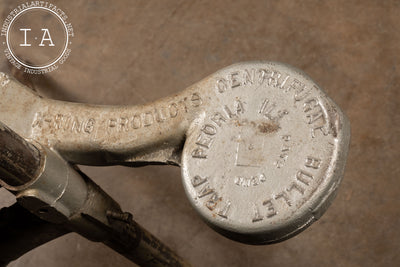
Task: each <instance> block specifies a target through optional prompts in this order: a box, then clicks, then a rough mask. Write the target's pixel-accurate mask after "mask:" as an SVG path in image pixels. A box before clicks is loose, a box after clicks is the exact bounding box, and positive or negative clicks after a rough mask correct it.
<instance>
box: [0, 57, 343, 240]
mask: <svg viewBox="0 0 400 267" xmlns="http://www.w3.org/2000/svg"><path fill="white" fill-rule="evenodd" d="M0 93H1V95H2V98H0V121H2V122H4V123H5V124H6V125H8V126H9V127H10V128H12V129H13V130H14V131H16V132H17V133H18V134H20V135H22V136H24V137H25V138H31V139H33V140H35V141H37V142H39V143H40V144H42V145H45V146H47V147H49V148H52V149H54V150H56V151H57V152H58V153H60V155H62V156H63V157H64V158H65V159H67V160H68V161H70V162H73V163H79V164H88V165H112V164H127V165H132V166H135V165H136V164H140V163H153V162H155V163H167V164H176V165H181V167H182V175H183V183H184V186H185V190H186V193H187V195H188V197H189V200H190V201H191V203H192V205H193V206H194V208H195V209H196V210H197V211H198V212H199V213H200V215H201V216H202V217H203V219H205V221H206V222H207V223H208V224H210V225H211V226H212V227H213V228H215V229H216V230H218V231H219V232H221V233H223V234H224V235H226V236H228V237H230V238H233V239H235V240H238V241H242V242H246V243H252V244H263V243H272V242H278V241H280V240H283V239H286V238H288V237H290V236H292V235H294V234H295V233H297V232H299V231H301V230H303V229H304V228H305V227H306V226H308V225H310V224H311V223H312V222H313V221H314V220H316V219H318V218H319V217H320V216H321V214H322V213H323V212H324V211H325V209H326V208H327V206H329V204H330V202H331V201H332V199H333V196H334V195H335V192H336V189H337V187H338V185H339V182H340V180H341V177H342V176H343V171H344V165H345V160H346V156H347V149H348V144H349V138H350V126H349V122H348V120H347V118H346V117H345V115H344V114H343V113H342V112H341V111H340V109H339V107H338V106H337V105H336V104H335V103H333V101H332V100H330V99H329V98H328V97H327V96H326V95H325V93H324V92H323V91H322V90H321V89H320V88H319V87H318V86H317V85H316V84H315V83H314V82H313V81H312V80H311V79H310V78H309V77H307V76H306V75H305V74H303V73H301V72H300V71H298V70H296V69H294V68H292V67H289V66H287V65H284V64H280V63H274V62H248V63H239V64H235V65H232V66H230V67H227V68H225V69H223V70H220V71H218V72H216V73H214V74H212V75H210V76H208V77H207V78H205V79H203V80H202V81H200V82H198V83H196V84H194V85H193V86H190V87H189V88H188V89H186V90H184V91H183V92H181V93H180V94H178V95H174V96H171V97H167V98H164V99H162V100H159V101H156V102H153V103H150V104H146V105H143V106H97V105H87V104H77V103H66V102H61V101H54V100H49V99H43V98H40V97H38V96H37V95H35V94H34V93H33V92H31V91H29V90H27V89H26V88H24V87H23V86H22V85H21V84H19V83H18V82H15V81H13V80H11V79H9V78H8V77H7V76H6V75H3V74H1V75H0ZM183 144H184V146H183ZM182 146H183V150H182Z"/></svg>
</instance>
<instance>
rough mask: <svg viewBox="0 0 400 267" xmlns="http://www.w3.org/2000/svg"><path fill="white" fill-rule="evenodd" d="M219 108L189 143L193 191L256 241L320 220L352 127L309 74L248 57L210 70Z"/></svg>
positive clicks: (225, 226) (197, 126)
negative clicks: (253, 60) (220, 68)
mask: <svg viewBox="0 0 400 267" xmlns="http://www.w3.org/2000/svg"><path fill="white" fill-rule="evenodd" d="M203 84H206V85H207V86H209V88H211V89H210V90H215V91H216V97H214V98H212V99H209V100H208V101H209V105H210V106H211V107H212V108H210V109H208V110H207V111H206V112H205V113H202V114H201V116H200V117H199V118H197V120H196V121H194V122H193V123H192V125H191V127H190V130H189V133H188V136H187V140H186V143H185V146H184V149H183V156H182V165H183V167H182V173H183V183H184V187H185V190H186V193H187V195H188V197H189V199H190V201H191V203H192V205H193V206H194V208H195V209H196V210H197V211H198V212H199V213H200V214H201V216H202V217H203V218H204V219H205V221H206V222H207V223H208V224H209V225H210V226H211V227H213V228H215V229H216V230H217V231H219V232H221V233H222V234H224V235H225V236H227V237H229V238H231V239H234V240H237V241H241V242H245V243H250V244H266V243H274V242H279V241H281V240H284V239H287V238H289V237H291V236H293V235H295V234H296V233H298V232H300V231H301V230H303V229H305V228H306V227H307V226H309V225H310V224H311V223H312V222H313V221H315V220H316V219H318V218H319V217H320V216H321V215H322V213H323V212H324V211H325V209H326V208H327V206H328V205H329V204H330V202H331V201H332V199H333V196H334V195H335V191H336V189H337V187H338V185H339V182H340V180H341V177H342V175H343V171H344V165H345V160H346V156H347V149H348V143H349V138H350V126H349V123H348V121H347V119H346V117H345V116H344V114H343V113H342V112H341V111H340V109H339V107H338V106H337V105H336V104H334V103H333V101H332V100H330V99H329V98H328V97H327V96H326V94H325V93H324V92H323V91H322V90H321V89H320V88H319V87H318V86H317V85H316V84H315V83H314V82H313V81H312V80H311V79H310V78H309V77H307V76H306V75H305V74H304V73H302V72H300V71H298V70H296V69H294V68H292V67H289V66H287V65H284V64H280V63H273V62H252V63H241V64H236V65H233V66H230V67H228V68H225V69H223V70H221V71H219V72H217V73H216V74H213V75H211V76H210V77H208V78H207V79H206V80H205V81H203Z"/></svg>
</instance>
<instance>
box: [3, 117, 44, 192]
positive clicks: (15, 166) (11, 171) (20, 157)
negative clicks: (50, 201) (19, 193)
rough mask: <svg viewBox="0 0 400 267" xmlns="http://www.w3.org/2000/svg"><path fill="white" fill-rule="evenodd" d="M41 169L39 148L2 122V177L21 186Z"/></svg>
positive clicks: (13, 184)
mask: <svg viewBox="0 0 400 267" xmlns="http://www.w3.org/2000/svg"><path fill="white" fill-rule="evenodd" d="M39 170H40V152H39V150H38V149H37V148H36V147H35V146H33V145H32V144H30V143H28V142H27V141H25V139H23V138H22V137H20V136H19V135H17V134H16V133H15V132H13V131H12V130H11V129H10V128H8V127H7V126H6V125H4V124H3V123H2V122H0V179H1V180H3V181H4V182H5V183H6V184H8V185H10V186H19V185H23V184H25V183H27V182H29V181H31V180H33V179H35V178H36V176H37V173H38V171H39Z"/></svg>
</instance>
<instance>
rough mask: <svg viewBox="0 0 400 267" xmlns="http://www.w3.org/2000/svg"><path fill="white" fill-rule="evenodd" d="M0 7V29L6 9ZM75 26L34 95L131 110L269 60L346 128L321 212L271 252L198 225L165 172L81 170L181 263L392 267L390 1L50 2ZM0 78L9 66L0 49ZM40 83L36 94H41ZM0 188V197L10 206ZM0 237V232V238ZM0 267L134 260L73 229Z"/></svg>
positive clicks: (393, 4) (394, 194)
mask: <svg viewBox="0 0 400 267" xmlns="http://www.w3.org/2000/svg"><path fill="white" fill-rule="evenodd" d="M20 2H22V1H11V0H7V1H1V3H0V15H1V16H2V17H1V21H3V19H4V18H5V16H6V14H7V13H8V12H9V11H10V9H11V8H13V7H14V6H15V5H16V4H17V3H20ZM52 2H53V3H54V4H56V5H57V6H59V7H61V8H62V9H63V10H64V11H65V12H66V13H67V14H68V16H69V21H70V22H72V24H73V27H74V32H75V37H74V38H73V43H72V46H71V48H72V53H71V56H70V58H69V59H68V61H67V62H66V63H65V64H64V65H63V66H62V67H61V68H60V69H59V70H57V71H54V72H52V73H50V74H48V75H46V76H47V79H48V82H47V85H50V86H52V88H51V89H49V88H47V89H46V88H45V87H44V86H43V85H41V84H40V81H38V84H39V85H38V89H39V91H41V92H42V94H43V95H46V96H49V97H53V98H57V99H63V100H69V101H78V102H85V103H96V104H141V103H145V102H148V101H152V100H155V99H158V98H160V97H163V96H167V95H170V94H173V93H175V92H178V91H180V90H182V89H184V88H185V87H187V86H188V85H190V84H193V83H194V82H197V81H199V80H200V79H202V78H204V77H205V76H206V75H208V74H211V73H213V72H214V71H216V70H218V69H220V68H222V67H224V66H227V65H230V64H232V63H234V62H239V61H248V60H276V61H282V62H286V63H289V64H291V65H293V66H296V67H298V68H300V69H302V70H304V71H305V72H306V73H308V74H309V75H310V76H311V77H312V78H313V79H314V80H315V81H316V82H317V83H319V84H320V85H321V87H322V88H324V89H325V90H326V92H327V93H328V94H329V95H330V96H331V97H332V98H333V99H334V101H335V102H336V103H338V104H339V105H340V107H342V109H343V110H344V111H345V112H346V114H347V115H348V117H349V118H350V121H351V124H352V141H351V147H350V154H349V159H348V164H347V168H346V173H345V177H344V180H343V183H342V186H341V188H340V191H339V194H338V196H337V198H336V200H335V201H334V203H333V205H332V206H331V208H330V209H329V210H328V211H327V213H326V214H325V215H324V216H323V217H322V218H321V219H320V220H319V221H318V222H316V223H314V224H313V225H312V226H311V227H310V228H309V229H307V230H306V231H305V232H303V233H301V234H300V235H298V236H296V237H294V238H292V239H290V240H288V241H285V242H283V243H280V244H276V245H270V246H258V247H255V246H248V245H243V244H239V243H236V242H233V241H230V240H228V239H226V238H224V237H222V236H220V235H219V234H217V233H215V232H214V231H213V230H211V229H210V228H208V226H206V225H205V224H204V223H203V222H202V221H201V219H200V217H199V216H197V214H196V213H195V212H194V210H193V209H192V208H191V206H190V204H189V202H188V200H187V199H186V196H185V194H184V191H183V188H182V184H181V175H180V170H179V168H176V167H169V166H167V167H166V166H161V167H157V166H156V167H154V166H152V167H144V168H139V169H133V168H126V167H102V168H99V167H96V168H95V167H83V170H84V171H85V172H86V173H87V174H88V175H89V176H90V177H92V178H93V179H94V180H95V181H96V182H97V183H98V184H100V185H101V186H102V187H103V188H104V189H105V190H106V191H107V192H108V193H110V194H111V195H112V196H113V197H114V198H115V199H116V200H118V201H119V202H120V203H121V204H122V207H123V208H124V209H126V210H128V211H130V212H132V213H133V214H134V216H135V218H136V219H137V220H138V221H139V222H140V223H141V224H143V225H145V226H146V227H147V228H148V229H149V230H150V231H152V232H153V233H155V234H156V235H158V236H159V237H160V238H161V239H162V240H164V241H165V242H166V243H168V244H169V245H170V246H171V247H172V248H174V249H176V250H177V251H178V252H179V254H181V255H182V256H183V257H185V258H186V259H188V260H189V261H190V262H191V263H193V264H194V265H195V266H280V267H283V266H396V265H397V266H399V264H400V230H399V227H400V205H399V204H400V200H399V195H400V180H399V179H400V167H399V165H400V164H399V159H400V153H399V151H400V144H399V135H400V131H399V129H400V112H399V111H400V110H399V105H400V94H399V92H400V89H399V82H400V71H399V66H398V63H399V56H400V15H399V14H400V2H399V1H379V0H376V1H346V0H344V1H232V0H231V1H209V2H206V1H82V0H79V1H55V0H54V1H52ZM0 70H1V71H4V72H10V71H9V66H8V64H7V60H6V59H5V57H4V54H3V53H0ZM41 87H43V88H41ZM10 201H11V198H10V195H9V194H7V193H6V192H4V191H2V192H1V202H2V203H10ZM0 238H1V237H0ZM11 266H13V267H16V266H58V267H62V266H87V267H89V266H96V267H98V266H134V264H132V263H130V262H129V261H128V260H126V259H124V258H123V257H122V256H120V255H118V254H117V253H115V252H113V251H112V250H110V249H109V248H107V247H105V246H104V245H102V244H95V243H91V242H89V241H87V240H85V239H84V238H81V237H80V236H78V235H76V234H70V235H67V236H64V237H62V238H59V239H57V240H55V241H53V242H50V243H48V244H46V245H44V246H42V247H40V248H37V249H35V250H34V251H32V252H30V253H28V254H26V255H25V256H24V257H22V258H20V259H19V260H17V261H15V262H14V263H13V264H11Z"/></svg>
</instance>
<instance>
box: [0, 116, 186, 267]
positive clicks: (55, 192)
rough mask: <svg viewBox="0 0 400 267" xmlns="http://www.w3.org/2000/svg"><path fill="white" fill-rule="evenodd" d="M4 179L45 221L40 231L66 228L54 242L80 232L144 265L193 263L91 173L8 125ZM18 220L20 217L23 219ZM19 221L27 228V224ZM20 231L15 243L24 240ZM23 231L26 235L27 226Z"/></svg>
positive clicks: (0, 132) (0, 163)
mask: <svg viewBox="0 0 400 267" xmlns="http://www.w3.org/2000/svg"><path fill="white" fill-rule="evenodd" d="M0 183H1V184H2V185H3V186H4V187H5V188H6V189H8V190H9V191H11V192H13V193H14V194H15V195H16V196H17V201H18V203H19V204H20V205H21V206H22V207H24V208H26V209H27V210H29V211H30V212H31V213H33V214H35V215H36V216H37V217H39V218H40V219H42V220H43V222H42V223H41V224H40V225H39V226H40V227H39V231H38V233H40V232H44V231H45V229H43V226H46V225H47V224H49V225H51V226H50V227H51V228H53V227H55V225H57V227H60V228H61V229H66V230H64V231H61V232H55V234H54V233H53V232H52V231H51V235H50V236H49V239H48V241H49V240H51V239H54V238H56V237H57V235H61V234H63V233H66V232H68V231H74V232H77V233H79V234H81V235H82V236H84V237H86V238H88V239H90V240H92V241H95V242H102V243H104V244H106V245H107V246H109V247H111V248H112V249H114V250H115V251H117V252H119V253H120V254H122V255H123V256H125V257H126V258H128V259H129V260H131V261H132V262H135V263H137V264H138V265H140V266H149V267H167V266H174V267H184V266H190V265H189V264H188V263H186V262H185V261H184V260H183V259H182V258H180V257H179V256H178V255H177V254H176V253H175V252H173V251H172V250H171V249H170V248H168V247H167V246H166V245H164V244H163V243H162V242H161V241H160V240H159V239H157V238H156V237H155V236H153V235H152V234H151V233H149V232H147V231H146V230H145V229H144V228H143V227H141V226H140V225H139V224H138V223H137V222H135V221H134V220H133V219H132V215H131V214H129V213H125V212H122V210H121V208H120V206H119V204H118V203H117V202H115V201H114V200H113V199H112V198H111V197H110V196H109V195H108V194H107V193H106V192H104V191H103V190H102V189H101V188H100V187H99V186H98V185H96V184H95V183H94V182H93V181H92V180H91V179H90V178H89V177H87V176H86V175H85V174H83V173H82V172H80V171H79V170H78V169H77V168H75V167H73V166H71V165H70V164H69V163H68V162H66V161H65V160H64V159H63V158H61V157H60V156H59V155H57V154H55V153H54V152H53V151H51V150H49V149H47V148H45V147H43V146H41V145H40V144H37V145H33V144H31V143H29V142H27V141H26V140H24V139H23V138H22V137H20V136H18V134H16V133H15V132H13V131H12V130H11V129H9V128H8V127H7V126H5V125H4V124H2V123H0ZM25 215H26V214H25ZM0 219H1V218H0ZM13 219H14V221H15V220H17V221H18V217H15V216H14V217H13ZM38 220H39V219H38ZM18 223H22V224H21V225H22V226H24V224H23V222H16V224H18ZM0 225H1V224H0ZM27 227H28V226H27ZM28 229H29V228H28ZM0 230H1V229H0ZM18 231H19V230H17V231H16V234H15V235H14V237H15V240H14V241H13V242H11V245H12V244H16V245H19V244H21V242H22V243H23V242H24V240H23V238H21V237H22V236H21V235H18ZM20 231H21V233H23V232H24V231H25V229H20ZM34 235H35V232H34V231H33V232H32V233H30V237H29V239H34V237H33V236H34ZM1 236H2V235H1ZM1 236H0V237H1ZM11 238H13V237H11ZM36 238H39V237H36ZM38 240H40V242H31V241H30V240H27V242H28V243H29V242H31V243H30V244H28V243H27V244H24V245H23V246H22V248H21V249H20V250H19V249H16V251H17V252H18V253H17V254H16V255H17V256H20V255H21V253H23V252H27V251H28V250H30V249H33V248H34V247H36V246H39V245H41V244H43V243H45V242H46V240H47V239H41V238H39V239H38ZM4 242H5V239H3V238H2V237H1V238H0V248H1V246H3V245H5V244H4ZM1 253H2V252H1V251H0V256H1ZM12 259H15V257H12V258H11V260H12Z"/></svg>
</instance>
